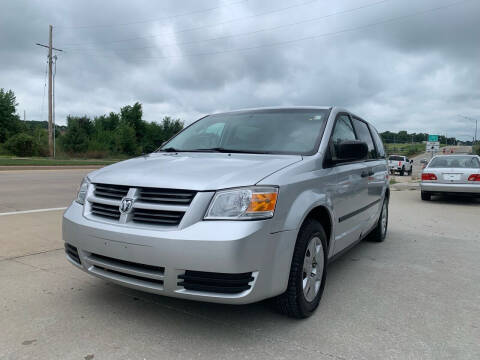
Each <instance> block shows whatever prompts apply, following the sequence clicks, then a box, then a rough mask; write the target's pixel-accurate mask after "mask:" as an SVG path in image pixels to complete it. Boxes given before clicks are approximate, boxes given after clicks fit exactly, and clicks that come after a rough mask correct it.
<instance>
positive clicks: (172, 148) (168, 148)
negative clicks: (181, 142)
mask: <svg viewBox="0 0 480 360" xmlns="http://www.w3.org/2000/svg"><path fill="white" fill-rule="evenodd" d="M158 151H165V152H179V151H182V150H178V149H175V148H174V147H167V148H165V149H159V150H158Z"/></svg>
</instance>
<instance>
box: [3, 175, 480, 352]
mask: <svg viewBox="0 0 480 360" xmlns="http://www.w3.org/2000/svg"><path fill="white" fill-rule="evenodd" d="M30 175H31V176H32V177H35V179H38V178H39V177H42V179H44V180H46V181H48V184H49V185H48V186H45V187H44V188H43V190H42V191H40V194H41V195H39V196H38V197H36V198H34V199H32V197H31V194H32V192H31V191H30V190H28V191H26V189H28V184H31V183H32V180H31V179H30V176H29V174H27V173H25V174H23V175H20V174H17V175H15V176H13V177H12V178H11V179H15V184H12V183H10V182H8V181H5V179H2V180H1V181H2V183H1V185H2V186H1V187H3V186H4V185H5V184H6V185H7V186H9V189H10V191H8V192H3V193H2V196H3V195H5V194H6V195H7V196H8V197H9V199H15V201H17V202H18V204H22V205H21V206H20V205H18V206H17V205H16V203H15V202H13V203H12V204H11V205H10V207H9V209H11V208H19V209H20V208H21V209H22V210H26V207H28V206H32V208H38V207H39V205H40V207H41V208H51V207H56V206H62V205H67V204H68V203H69V202H70V201H71V198H72V190H73V191H74V189H75V188H76V186H77V184H78V183H79V181H80V180H81V178H82V176H83V174H82V173H80V172H79V173H76V174H74V173H72V172H68V173H66V172H61V171H60V172H59V171H53V172H51V173H49V174H46V175H42V174H37V173H34V174H30ZM0 178H2V174H0ZM67 178H68V179H70V180H67ZM12 181H13V180H12ZM69 181H70V182H69ZM52 194H54V195H55V196H52ZM0 199H1V200H0V203H2V204H3V199H2V198H1V197H0ZM61 214H62V212H61V211H50V212H41V213H28V214H16V215H4V216H0V229H2V231H1V232H0V289H1V291H0V329H1V336H0V359H88V360H92V359H115V360H118V359H193V358H195V359H271V358H275V359H369V360H370V359H382V360H383V359H479V358H480V342H479V341H478V339H480V261H478V259H479V258H480V236H479V230H480V228H479V225H478V219H479V218H480V202H479V201H473V200H470V199H448V200H446V199H436V200H434V201H431V202H422V201H421V200H420V194H419V193H418V191H392V199H391V205H390V227H389V234H388V237H387V239H386V241H385V242H384V243H381V244H374V243H368V242H362V243H360V244H359V245H358V246H356V247H355V248H354V249H352V250H351V251H350V252H348V253H347V254H346V255H344V256H343V257H341V258H340V259H339V260H337V261H336V262H334V263H332V264H331V265H330V266H329V268H328V279H327V285H326V289H325V293H324V297H323V299H322V303H321V305H320V307H319V309H318V311H317V312H316V313H315V314H314V315H313V316H312V317H311V318H309V319H306V320H302V321H299V320H293V319H289V318H286V317H284V316H281V315H278V314H276V313H275V312H273V311H271V310H270V308H269V307H268V305H267V304H265V303H260V304H253V305H248V306H226V305H214V304H208V303H200V302H190V301H182V300H178V299H170V298H166V297H161V296H155V295H151V294H146V293H142V292H138V291H135V290H131V289H127V288H123V287H120V286H117V285H113V284H109V283H107V282H105V281H102V280H100V279H97V278H93V277H91V276H88V275H87V274H85V273H83V272H81V271H79V270H78V269H76V268H74V267H73V266H72V265H70V264H69V263H67V261H66V260H65V258H64V253H63V250H62V247H63V243H62V240H61V230H60V224H61Z"/></svg>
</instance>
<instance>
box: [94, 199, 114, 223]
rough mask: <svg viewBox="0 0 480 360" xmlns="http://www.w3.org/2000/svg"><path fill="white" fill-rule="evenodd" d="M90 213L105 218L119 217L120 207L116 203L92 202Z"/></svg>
mask: <svg viewBox="0 0 480 360" xmlns="http://www.w3.org/2000/svg"><path fill="white" fill-rule="evenodd" d="M91 211H92V214H93V215H95V216H100V217H103V218H107V219H115V220H118V219H120V209H119V208H118V206H117V205H107V204H101V203H96V202H92V210H91Z"/></svg>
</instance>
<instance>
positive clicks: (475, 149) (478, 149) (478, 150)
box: [473, 144, 480, 155]
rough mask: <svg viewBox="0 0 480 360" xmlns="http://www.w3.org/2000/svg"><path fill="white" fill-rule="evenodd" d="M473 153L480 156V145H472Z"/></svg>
mask: <svg viewBox="0 0 480 360" xmlns="http://www.w3.org/2000/svg"><path fill="white" fill-rule="evenodd" d="M473 153H474V154H477V155H480V144H477V145H474V146H473Z"/></svg>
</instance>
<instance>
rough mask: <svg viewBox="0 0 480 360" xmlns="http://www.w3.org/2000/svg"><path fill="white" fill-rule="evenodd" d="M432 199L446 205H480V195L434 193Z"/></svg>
mask: <svg viewBox="0 0 480 360" xmlns="http://www.w3.org/2000/svg"><path fill="white" fill-rule="evenodd" d="M431 201H433V202H435V203H440V204H444V205H467V206H468V205H473V206H475V205H480V195H479V196H478V197H474V196H472V195H456V194H455V195H450V194H446V195H432V198H431Z"/></svg>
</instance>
